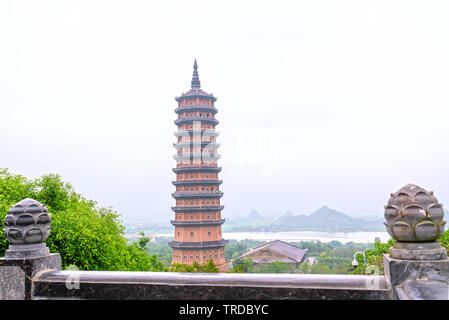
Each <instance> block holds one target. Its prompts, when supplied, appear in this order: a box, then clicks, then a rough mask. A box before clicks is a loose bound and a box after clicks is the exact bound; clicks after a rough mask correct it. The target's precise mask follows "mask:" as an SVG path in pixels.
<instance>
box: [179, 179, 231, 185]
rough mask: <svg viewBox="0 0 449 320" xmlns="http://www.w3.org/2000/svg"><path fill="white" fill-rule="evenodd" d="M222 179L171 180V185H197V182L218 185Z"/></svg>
mask: <svg viewBox="0 0 449 320" xmlns="http://www.w3.org/2000/svg"><path fill="white" fill-rule="evenodd" d="M222 182H223V180H176V181H172V183H173V185H175V186H182V185H189V186H191V185H199V184H213V185H220V184H222Z"/></svg>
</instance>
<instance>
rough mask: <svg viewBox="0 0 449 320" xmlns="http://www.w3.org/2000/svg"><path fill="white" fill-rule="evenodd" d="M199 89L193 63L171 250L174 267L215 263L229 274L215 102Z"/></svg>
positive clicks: (179, 145)
mask: <svg viewBox="0 0 449 320" xmlns="http://www.w3.org/2000/svg"><path fill="white" fill-rule="evenodd" d="M200 88H201V84H200V79H199V76H198V65H197V62H196V59H195V62H194V65H193V77H192V82H191V89H190V90H189V91H188V92H186V93H183V94H182V95H181V96H180V97H177V98H176V101H177V102H178V107H177V108H176V109H175V112H176V113H177V115H178V119H176V120H175V125H177V126H178V131H177V132H175V136H176V137H177V142H176V143H174V147H175V148H176V151H177V153H176V154H175V156H174V159H175V160H176V168H174V169H173V172H174V173H176V180H175V181H173V184H174V185H175V187H176V191H175V192H174V193H173V194H172V195H173V198H175V199H176V206H174V207H172V210H173V211H174V212H175V219H174V220H172V221H171V224H172V225H174V226H175V240H174V241H172V242H170V243H169V246H170V247H172V248H173V256H172V262H177V263H182V264H189V265H191V264H193V262H194V261H196V262H198V263H199V264H204V263H206V262H207V261H208V260H213V261H214V263H215V265H216V266H217V267H218V268H219V269H220V271H225V270H228V268H229V267H228V265H227V263H226V259H225V253H224V247H225V245H226V243H227V242H228V241H227V240H224V239H223V238H222V233H221V225H222V224H223V223H224V221H225V220H224V219H222V217H221V210H223V206H222V205H221V204H220V198H221V197H222V196H223V192H221V191H220V188H219V187H220V184H221V183H222V181H221V180H219V179H218V173H219V172H220V171H221V168H220V167H218V166H217V160H218V159H219V158H220V156H219V155H218V154H217V148H218V147H219V144H218V143H217V142H216V138H217V136H218V133H217V132H216V131H215V126H216V125H217V124H218V120H216V119H215V114H216V113H217V112H218V110H217V109H216V108H215V107H214V102H215V101H216V100H217V98H215V97H214V96H213V95H212V94H209V93H206V92H204V91H203V90H201V89H200Z"/></svg>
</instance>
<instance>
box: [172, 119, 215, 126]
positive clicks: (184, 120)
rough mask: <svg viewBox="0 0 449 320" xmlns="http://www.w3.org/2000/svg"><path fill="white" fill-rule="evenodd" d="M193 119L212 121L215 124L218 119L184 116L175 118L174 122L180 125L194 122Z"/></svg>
mask: <svg viewBox="0 0 449 320" xmlns="http://www.w3.org/2000/svg"><path fill="white" fill-rule="evenodd" d="M194 121H199V122H207V123H212V124H213V125H215V126H216V125H217V124H218V123H219V121H218V120H217V119H215V118H211V117H184V118H178V119H176V120H175V124H176V125H181V124H184V123H190V122H194Z"/></svg>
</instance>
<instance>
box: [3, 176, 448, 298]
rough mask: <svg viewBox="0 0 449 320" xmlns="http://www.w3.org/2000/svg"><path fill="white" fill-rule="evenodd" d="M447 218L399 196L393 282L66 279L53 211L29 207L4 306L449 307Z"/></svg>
mask: <svg viewBox="0 0 449 320" xmlns="http://www.w3.org/2000/svg"><path fill="white" fill-rule="evenodd" d="M443 215H444V214H443V209H442V205H441V204H439V203H438V201H437V200H436V198H435V197H434V196H433V193H431V192H427V191H426V190H424V189H422V188H419V187H417V186H414V185H407V186H405V187H404V188H402V189H401V190H399V191H398V192H396V193H394V194H392V196H391V199H390V201H389V202H388V205H387V206H386V208H385V217H386V226H387V231H388V232H389V234H390V235H391V236H392V237H393V239H395V240H396V241H395V243H394V246H393V247H392V248H391V249H390V254H386V255H384V274H385V275H318V274H238V273H235V274H233V273H221V274H192V273H172V272H119V271H77V270H63V271H62V270H61V257H60V255H59V254H58V253H50V252H49V251H48V248H47V247H46V245H45V243H44V242H45V240H46V239H47V237H48V235H49V232H50V222H51V221H50V215H49V214H48V212H47V209H46V208H45V206H44V205H41V204H40V203H38V202H36V201H34V200H32V199H25V200H23V201H21V202H19V203H18V204H17V205H15V206H13V207H12V208H11V210H10V211H9V213H8V215H7V216H6V218H5V229H4V231H5V235H6V238H7V240H8V241H9V242H10V246H9V249H8V250H7V251H6V253H5V257H3V258H0V299H18V300H22V299H23V300H30V299H36V300H42V299H120V300H124V299H136V300H137V299H150V300H175V299H176V300H257V299H264V300H267V299H268V300H280V299H320V300H321V299H338V300H343V299H351V300H385V299H389V300H390V299H405V300H423V299H448V292H449V259H448V258H447V254H446V249H445V248H442V247H441V244H440V243H439V242H438V241H436V239H437V238H438V237H440V236H441V234H442V232H443V230H444V224H445V221H444V220H443Z"/></svg>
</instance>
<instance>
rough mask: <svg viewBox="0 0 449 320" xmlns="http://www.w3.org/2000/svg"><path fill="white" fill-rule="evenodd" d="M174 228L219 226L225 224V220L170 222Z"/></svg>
mask: <svg viewBox="0 0 449 320" xmlns="http://www.w3.org/2000/svg"><path fill="white" fill-rule="evenodd" d="M170 223H171V224H172V225H174V226H180V227H201V226H219V225H222V224H223V223H225V219H220V220H194V221H192V220H187V221H184V220H170Z"/></svg>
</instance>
